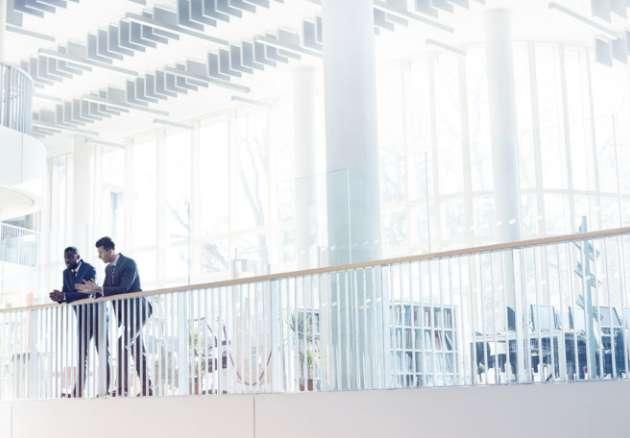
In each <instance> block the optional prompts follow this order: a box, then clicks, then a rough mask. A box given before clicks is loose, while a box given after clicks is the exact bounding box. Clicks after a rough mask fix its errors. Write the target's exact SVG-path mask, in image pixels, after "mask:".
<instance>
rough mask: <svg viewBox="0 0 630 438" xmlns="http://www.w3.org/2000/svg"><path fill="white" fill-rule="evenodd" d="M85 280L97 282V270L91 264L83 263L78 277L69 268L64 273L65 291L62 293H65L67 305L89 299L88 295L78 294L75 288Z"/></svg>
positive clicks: (77, 274)
mask: <svg viewBox="0 0 630 438" xmlns="http://www.w3.org/2000/svg"><path fill="white" fill-rule="evenodd" d="M85 280H88V281H90V280H92V281H94V280H96V269H94V266H92V265H90V264H89V263H86V262H84V261H81V266H80V267H79V270H78V271H77V273H76V275H75V274H74V273H73V272H72V270H71V269H69V268H68V269H65V270H64V271H63V289H62V290H61V291H62V292H63V293H65V300H64V302H65V303H72V302H74V301H78V300H83V299H86V298H88V296H87V295H86V294H83V293H80V292H77V289H76V287H75V284H77V283H81V282H82V281H85Z"/></svg>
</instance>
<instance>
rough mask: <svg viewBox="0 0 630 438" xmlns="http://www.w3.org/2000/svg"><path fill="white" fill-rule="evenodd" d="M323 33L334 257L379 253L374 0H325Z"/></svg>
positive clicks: (337, 259) (346, 259)
mask: <svg viewBox="0 0 630 438" xmlns="http://www.w3.org/2000/svg"><path fill="white" fill-rule="evenodd" d="M323 37H324V80H325V96H326V141H327V147H326V154H327V172H328V175H327V176H328V184H327V186H328V189H327V192H328V238H329V246H330V247H331V248H329V255H330V258H329V261H330V263H331V264H341V263H348V262H361V261H366V260H370V259H376V258H378V257H379V255H380V250H379V248H380V245H379V240H380V239H379V235H380V214H379V212H380V207H379V197H380V193H379V181H378V147H377V129H376V124H377V113H376V65H375V53H374V10H373V3H372V1H371V0H354V1H339V0H324V1H323ZM333 247H334V248H333Z"/></svg>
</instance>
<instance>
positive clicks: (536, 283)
mask: <svg viewBox="0 0 630 438" xmlns="http://www.w3.org/2000/svg"><path fill="white" fill-rule="evenodd" d="M536 249H537V248H536V247H533V248H532V252H533V255H534V288H535V292H536V314H535V315H536V316H535V317H534V313H533V312H532V318H535V319H534V320H535V321H536V326H535V331H536V338H537V339H536V341H537V342H538V378H539V379H540V382H543V376H542V370H543V368H544V366H543V365H544V364H543V361H544V354H543V353H544V351H543V344H542V328H541V319H542V317H541V315H540V306H541V304H540V293H539V292H540V290H539V286H540V276H539V275H538V257H537V254H538V251H536Z"/></svg>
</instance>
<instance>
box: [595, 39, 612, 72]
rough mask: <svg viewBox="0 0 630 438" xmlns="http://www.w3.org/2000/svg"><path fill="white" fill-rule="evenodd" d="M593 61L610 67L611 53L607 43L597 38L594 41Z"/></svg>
mask: <svg viewBox="0 0 630 438" xmlns="http://www.w3.org/2000/svg"><path fill="white" fill-rule="evenodd" d="M595 59H596V60H597V62H599V63H600V64H604V65H608V66H612V52H611V47H610V44H608V42H607V41H604V40H601V39H599V38H598V39H596V40H595Z"/></svg>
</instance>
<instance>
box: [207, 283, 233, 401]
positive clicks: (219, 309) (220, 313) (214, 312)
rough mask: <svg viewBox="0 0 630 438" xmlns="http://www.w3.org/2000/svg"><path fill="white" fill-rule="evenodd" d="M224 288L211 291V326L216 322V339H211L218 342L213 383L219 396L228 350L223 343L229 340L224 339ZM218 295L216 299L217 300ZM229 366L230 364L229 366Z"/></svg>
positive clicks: (225, 314)
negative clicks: (225, 351)
mask: <svg viewBox="0 0 630 438" xmlns="http://www.w3.org/2000/svg"><path fill="white" fill-rule="evenodd" d="M223 290H224V289H223V288H219V289H217V290H213V289H210V293H211V294H212V295H211V301H210V302H211V306H212V307H211V309H210V314H211V316H212V318H211V319H210V324H211V325H210V326H211V327H212V324H214V322H215V321H216V323H217V324H216V331H215V332H214V338H215V339H216V341H215V339H210V341H211V342H216V348H217V362H216V363H217V369H216V370H215V378H214V381H213V382H212V386H213V388H212V389H214V390H216V392H217V395H219V394H220V393H221V392H222V389H221V388H222V385H221V384H222V378H221V373H222V372H223V354H224V350H226V349H227V345H226V346H225V347H224V346H223V343H224V342H225V343H226V344H227V339H225V337H224V332H223V321H224V319H227V311H225V310H224V309H223ZM215 295H216V298H215ZM226 354H227V353H226ZM228 366H229V364H228Z"/></svg>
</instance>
